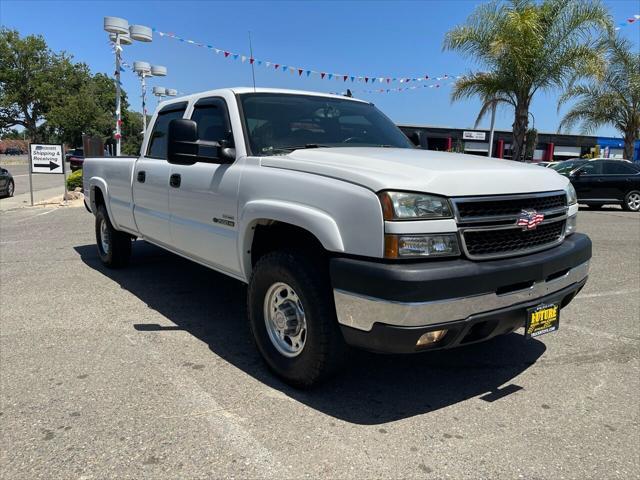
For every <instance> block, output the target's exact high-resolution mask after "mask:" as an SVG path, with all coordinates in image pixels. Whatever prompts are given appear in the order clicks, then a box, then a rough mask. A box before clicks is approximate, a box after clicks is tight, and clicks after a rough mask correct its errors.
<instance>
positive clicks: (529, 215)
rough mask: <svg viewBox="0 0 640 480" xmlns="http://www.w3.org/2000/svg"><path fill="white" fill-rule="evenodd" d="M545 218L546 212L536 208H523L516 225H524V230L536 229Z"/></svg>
mask: <svg viewBox="0 0 640 480" xmlns="http://www.w3.org/2000/svg"><path fill="white" fill-rule="evenodd" d="M543 220H544V214H542V213H538V212H536V211H535V210H522V212H520V216H519V217H518V221H517V222H516V225H517V226H519V227H522V230H535V229H536V228H537V227H538V225H540V224H541V223H542V221H543Z"/></svg>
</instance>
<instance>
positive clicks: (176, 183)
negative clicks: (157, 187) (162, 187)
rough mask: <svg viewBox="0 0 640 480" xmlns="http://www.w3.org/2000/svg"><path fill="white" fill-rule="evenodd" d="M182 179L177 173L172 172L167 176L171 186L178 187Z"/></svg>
mask: <svg viewBox="0 0 640 480" xmlns="http://www.w3.org/2000/svg"><path fill="white" fill-rule="evenodd" d="M181 181H182V177H181V176H180V174H179V173H174V174H173V175H171V176H170V177H169V185H171V186H172V187H173V188H180V182H181Z"/></svg>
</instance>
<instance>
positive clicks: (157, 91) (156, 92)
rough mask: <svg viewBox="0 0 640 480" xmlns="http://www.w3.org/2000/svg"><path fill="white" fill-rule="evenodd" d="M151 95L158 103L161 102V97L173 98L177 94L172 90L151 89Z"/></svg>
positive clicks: (162, 88)
mask: <svg viewBox="0 0 640 480" xmlns="http://www.w3.org/2000/svg"><path fill="white" fill-rule="evenodd" d="M153 94H154V95H155V96H156V98H157V99H158V103H160V102H161V101H162V97H175V96H176V95H177V94H178V91H177V90H174V89H173V88H164V87H153Z"/></svg>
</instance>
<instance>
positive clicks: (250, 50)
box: [249, 30, 256, 93]
mask: <svg viewBox="0 0 640 480" xmlns="http://www.w3.org/2000/svg"><path fill="white" fill-rule="evenodd" d="M249 55H251V57H250V60H249V62H250V63H251V77H252V78H253V92H254V93H255V91H256V66H255V65H254V64H255V63H256V62H255V60H254V58H253V47H252V46H251V30H249Z"/></svg>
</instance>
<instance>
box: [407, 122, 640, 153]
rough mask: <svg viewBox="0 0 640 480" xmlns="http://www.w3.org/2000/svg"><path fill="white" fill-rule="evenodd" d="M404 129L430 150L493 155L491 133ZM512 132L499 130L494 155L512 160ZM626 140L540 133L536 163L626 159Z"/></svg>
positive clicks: (638, 150) (639, 144)
mask: <svg viewBox="0 0 640 480" xmlns="http://www.w3.org/2000/svg"><path fill="white" fill-rule="evenodd" d="M399 127H400V129H401V130H402V131H403V132H404V133H405V134H406V135H407V136H408V137H410V138H412V140H413V141H414V142H415V143H419V144H420V146H421V147H422V148H426V149H428V150H441V151H458V152H464V153H470V154H474V155H485V156H486V155H487V154H488V152H489V131H488V130H482V129H463V128H450V127H431V126H420V125H404V124H400V125H399ZM511 139H512V133H511V131H510V130H509V131H507V130H495V131H494V134H493V151H492V154H493V156H494V157H497V158H507V159H510V158H511ZM623 152H624V141H623V140H622V139H620V138H611V137H594V136H589V135H563V134H558V133H545V132H538V143H537V145H536V148H535V151H534V154H533V160H534V161H541V162H542V161H547V162H549V161H553V160H555V161H559V160H567V159H569V158H578V157H582V156H583V155H586V154H591V155H595V156H601V157H608V158H622V157H623ZM633 160H634V161H636V162H637V161H640V140H638V141H636V144H635V148H634V151H633Z"/></svg>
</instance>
